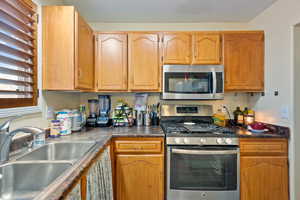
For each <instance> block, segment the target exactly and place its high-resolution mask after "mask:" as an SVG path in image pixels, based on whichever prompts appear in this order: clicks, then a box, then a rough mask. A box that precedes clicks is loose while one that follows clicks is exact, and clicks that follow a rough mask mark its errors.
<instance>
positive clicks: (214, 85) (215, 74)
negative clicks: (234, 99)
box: [212, 71, 217, 96]
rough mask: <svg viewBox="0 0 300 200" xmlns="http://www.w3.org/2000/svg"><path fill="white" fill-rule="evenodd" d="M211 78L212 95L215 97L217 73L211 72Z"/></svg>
mask: <svg viewBox="0 0 300 200" xmlns="http://www.w3.org/2000/svg"><path fill="white" fill-rule="evenodd" d="M212 76H213V95H214V96H215V95H216V93H217V72H215V71H213V72H212Z"/></svg>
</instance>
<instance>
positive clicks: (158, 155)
mask: <svg viewBox="0 0 300 200" xmlns="http://www.w3.org/2000/svg"><path fill="white" fill-rule="evenodd" d="M163 146H164V144H163V138H116V139H115V140H114V154H115V156H114V162H115V164H114V166H115V167H114V168H115V169H114V172H115V175H114V177H115V181H114V182H115V191H116V199H118V200H128V199H130V200H140V199H143V200H163V199H164V150H163Z"/></svg>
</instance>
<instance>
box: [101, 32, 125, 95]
mask: <svg viewBox="0 0 300 200" xmlns="http://www.w3.org/2000/svg"><path fill="white" fill-rule="evenodd" d="M96 89H97V90H98V91H126V90H127V34H98V35H97V36H96Z"/></svg>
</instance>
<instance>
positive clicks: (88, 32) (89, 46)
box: [75, 12, 94, 89]
mask: <svg viewBox="0 0 300 200" xmlns="http://www.w3.org/2000/svg"><path fill="white" fill-rule="evenodd" d="M75 20H77V23H76V21H75V36H76V38H75V44H76V46H75V52H76V54H75V88H78V89H93V87H94V78H93V77H94V40H93V38H94V36H93V30H92V29H91V28H90V27H89V25H88V24H87V23H86V22H85V21H84V19H83V18H82V17H81V16H80V15H79V14H78V12H75ZM76 61H77V63H76Z"/></svg>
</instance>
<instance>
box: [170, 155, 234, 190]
mask: <svg viewBox="0 0 300 200" xmlns="http://www.w3.org/2000/svg"><path fill="white" fill-rule="evenodd" d="M200 151H201V150H200ZM170 166H171V167H170V187H171V189H174V190H201V191H221V190H222V191H224V190H236V189H237V155H236V154H227V155H225V154H215V155H214V154H204V155H195V154H184V153H171V165H170Z"/></svg>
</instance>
